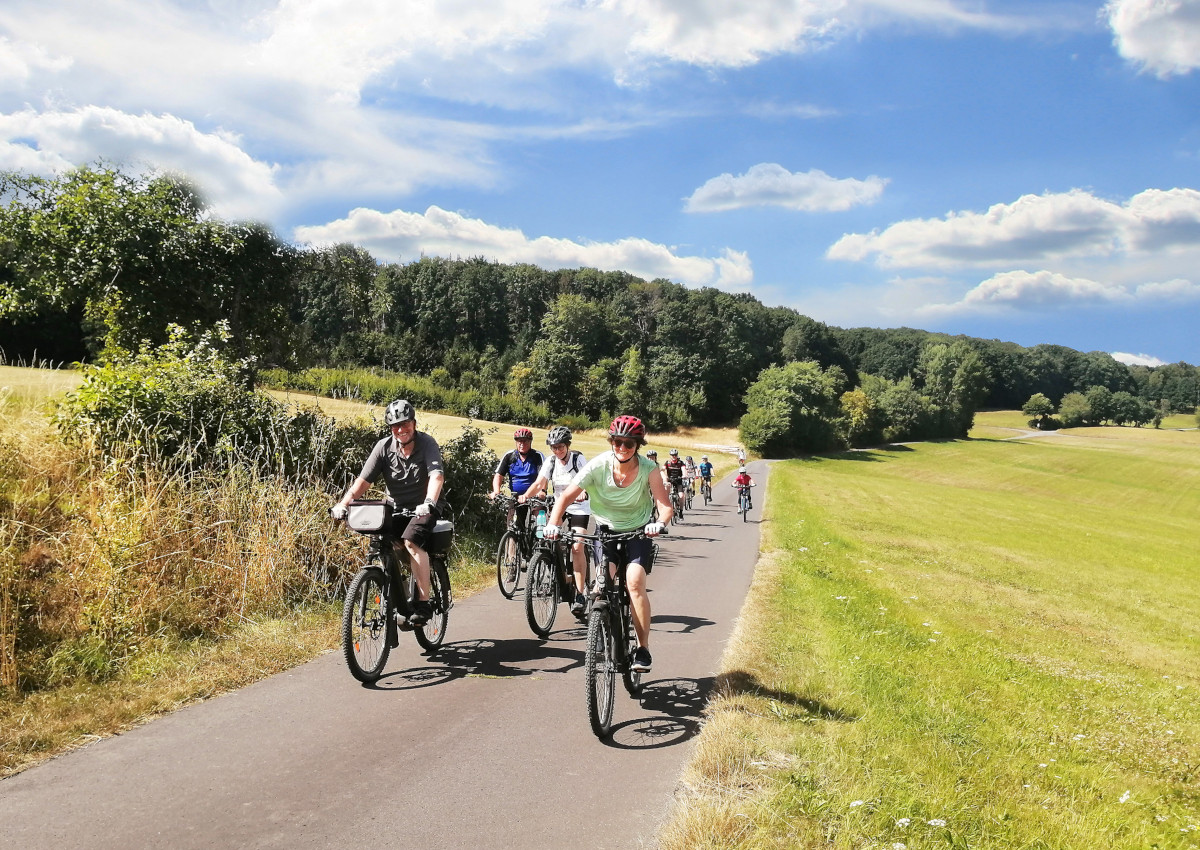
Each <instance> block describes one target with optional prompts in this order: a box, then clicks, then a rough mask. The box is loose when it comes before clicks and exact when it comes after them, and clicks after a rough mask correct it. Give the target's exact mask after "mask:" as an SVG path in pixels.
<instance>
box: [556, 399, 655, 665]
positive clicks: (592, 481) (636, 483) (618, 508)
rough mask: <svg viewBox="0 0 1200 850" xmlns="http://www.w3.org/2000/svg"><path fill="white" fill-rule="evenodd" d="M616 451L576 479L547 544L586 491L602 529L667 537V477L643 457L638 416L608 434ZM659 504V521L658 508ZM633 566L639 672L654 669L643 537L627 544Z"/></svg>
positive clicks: (628, 572) (648, 547)
mask: <svg viewBox="0 0 1200 850" xmlns="http://www.w3.org/2000/svg"><path fill="white" fill-rule="evenodd" d="M608 444H609V445H610V446H612V450H611V451H607V452H604V453H603V454H601V455H599V456H598V457H596V458H593V459H592V460H590V461H589V462H588V464H587V465H586V466H585V467H584V468H583V469H581V470H579V474H578V475H576V476H575V480H574V481H573V482H571V484H570V485H569V486H568V487H567V489H566V490H564V491H563V492H562V494H561V495H560V496H559V498H558V500H557V501H556V502H555V503H554V511H553V512H552V513H551V514H550V519H549V521H548V523H549V524H548V525H547V526H546V528H545V531H544V532H543V534H544V536H545V537H546V539H547V540H553V539H555V538H556V537H558V529H559V525H560V523H562V519H563V514H564V513H565V512H566V509H567V506H568V505H570V504H571V503H573V502H574V501H575V499H576V498H577V497H578V496H579V494H580V493H582V492H583V491H587V494H588V497H589V499H590V500H591V503H592V515H593V516H594V517H595V518H596V524H597V525H604V526H608V527H609V528H610V529H612V530H613V531H617V532H621V531H636V530H638V529H644V530H645V533H646V537H647V538H649V537H657V536H658V535H659V534H662V532H663V529H664V528H665V527H666V524H667V523H669V522H670V521H671V503H670V499H669V498H668V496H667V488H666V486H665V485H664V484H663V480H662V476H661V475H658V474H657V473H656V472H655V470H656V467H655V464H654V462H653V461H650V460H647V459H646V458H644V457H642V456H641V455H640V454H638V449H639V448H640V447H641V446H644V445H645V444H646V426H645V425H643V424H642V420H640V419H638V418H637V417H636V416H618V417H617V418H616V419H614V420H613V421H612V425H611V426H609V429H608ZM656 503H657V505H658V519H657V521H656V520H655V518H654V506H655V504H656ZM625 551H626V553H627V554H628V557H629V566H627V567H626V568H625V583H626V586H627V587H628V588H629V606H630V609H631V610H632V612H633V630H634V632H636V633H637V640H638V648H637V650H636V651H635V652H634V654H633V663H632V665H631V666H632V667H633V669H634V670H637V671H639V672H646V671H648V670H649V669H650V664H651V658H650V647H649V643H650V597H649V596H647V595H646V576H647V575H649V573H650V570H651V569H653V567H654V564H653V561H652V559H651V554H652V552H653V544H652V543H651V541H650V540H648V539H645V538H641V539H637V540H629V541H626V544H625ZM605 556H606V557H605V560H607V561H608V564H609V577H610V578H613V577H614V576H613V570H614V569H615V565H614V563H613V562H612V561H611V560H610V559H611V557H612V554H611V553H608V552H606V553H605Z"/></svg>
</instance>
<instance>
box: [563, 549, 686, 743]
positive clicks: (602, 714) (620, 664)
mask: <svg viewBox="0 0 1200 850" xmlns="http://www.w3.org/2000/svg"><path fill="white" fill-rule="evenodd" d="M663 534H666V529H664V530H663ZM645 536H646V533H645V531H643V530H642V529H638V530H636V531H624V532H612V531H609V530H608V529H607V528H605V527H603V526H601V527H600V528H598V529H597V530H596V533H595V534H570V535H566V537H567V539H568V540H569V541H575V540H588V541H593V543H594V545H595V546H596V549H597V552H596V564H597V566H596V599H595V601H594V602H592V610H591V613H589V614H588V635H587V648H586V649H585V654H584V678H585V684H586V688H587V694H586V700H587V715H588V723H589V724H590V725H591V727H592V732H593V733H595V735H596V737H597V738H603V737H605V736H606V735H608V734H609V732H611V731H612V718H613V707H614V702H615V692H616V685H617V673H620V674H621V680H622V682H623V683H624V684H625V690H626V691H628V692H629V695H630V696H631V697H636V696H637V695H638V693H639V692H640V691H641V689H642V674H641V673H640V672H639V671H637V670H634V669H633V667H632V664H631V662H632V658H633V652H634V650H635V649H637V645H638V644H637V635H636V634H635V633H634V630H633V613H632V611H631V610H630V607H629V588H628V587H627V586H626V584H625V581H626V579H625V569H626V567H627V566H628V562H627V560H626V550H625V546H624V545H623V544H624V542H625V541H627V540H636V539H638V538H641V537H645ZM613 542H615V543H617V544H618V545H619V550H618V558H617V562H616V571H617V574H616V578H615V580H609V579H608V577H607V576H608V569H607V558H606V557H604V554H603V553H604V544H605V543H613ZM601 564H604V568H603V569H601V567H600V565H601Z"/></svg>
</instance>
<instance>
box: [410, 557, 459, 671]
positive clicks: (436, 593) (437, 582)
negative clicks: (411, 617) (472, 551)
mask: <svg viewBox="0 0 1200 850" xmlns="http://www.w3.org/2000/svg"><path fill="white" fill-rule="evenodd" d="M429 606H430V607H431V608H432V609H433V614H432V615H431V616H430V617H429V619H428V620H427V621H426V622H425V623H424V625H420V626H417V627H416V628H415V629H414V630H413V637H415V638H416V639H417V643H419V644H420V645H421V648H422V649H424V650H425V651H426V652H430V653H432V652H434V651H436V650H437V648H438V647H439V646H441V645H442V641H444V640H445V639H446V625H447V623H449V621H450V574H449V573H448V572H446V565H445V564H443V563H441V562H440V561H438V562H434V563H431V564H430V565H429Z"/></svg>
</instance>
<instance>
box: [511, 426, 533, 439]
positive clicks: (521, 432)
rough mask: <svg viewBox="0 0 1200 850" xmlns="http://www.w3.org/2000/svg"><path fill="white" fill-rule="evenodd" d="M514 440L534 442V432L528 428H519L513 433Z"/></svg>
mask: <svg viewBox="0 0 1200 850" xmlns="http://www.w3.org/2000/svg"><path fill="white" fill-rule="evenodd" d="M513 439H514V440H532V439H533V432H532V431H530V430H529V429H528V428H518V429H517V430H515V431H513Z"/></svg>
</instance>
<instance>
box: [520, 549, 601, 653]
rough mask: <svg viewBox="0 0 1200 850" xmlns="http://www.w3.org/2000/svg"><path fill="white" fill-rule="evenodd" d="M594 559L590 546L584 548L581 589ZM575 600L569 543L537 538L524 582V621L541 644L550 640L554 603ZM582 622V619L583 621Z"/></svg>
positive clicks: (589, 575)
mask: <svg viewBox="0 0 1200 850" xmlns="http://www.w3.org/2000/svg"><path fill="white" fill-rule="evenodd" d="M594 560H595V556H594V554H593V553H592V550H591V547H590V546H585V547H584V586H585V587H586V586H587V582H588V580H589V579H590V577H591V575H592V574H593V572H594V570H593V562H594ZM574 600H575V566H574V561H573V560H572V557H571V541H568V540H567V539H566V538H565V536H564V537H561V538H559V539H558V540H557V541H551V540H546V539H544V538H542V537H538V539H537V542H536V543H535V544H534V548H533V555H532V556H531V557H530V559H529V570H528V574H527V575H526V578H525V619H526V620H528V622H529V628H530V629H532V630H533V633H534V634H535V635H537V636H538V637H540V638H542V639H543V640H544V639H545V638H547V637H549V636H550V629H551V628H553V626H554V619H555V617H557V616H558V603H559V602H566V603H567V604H568V605H570V604H571V603H572V602H573V601H574ZM582 619H584V620H586V615H585V617H584V618H582Z"/></svg>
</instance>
